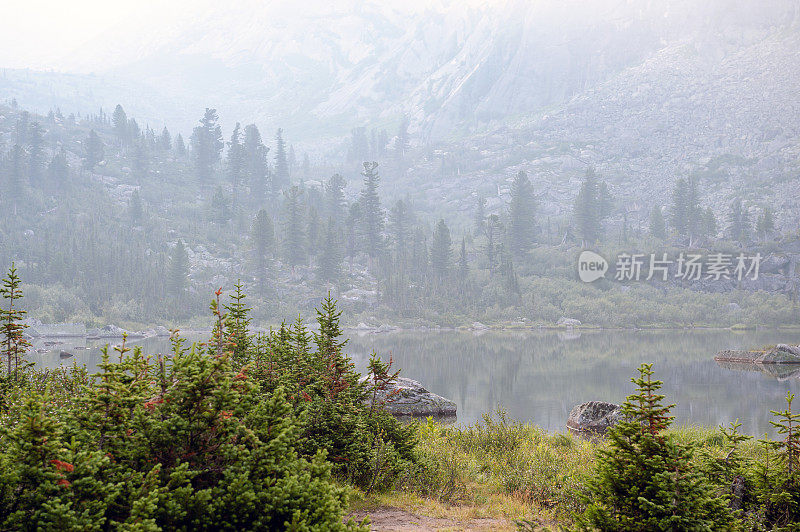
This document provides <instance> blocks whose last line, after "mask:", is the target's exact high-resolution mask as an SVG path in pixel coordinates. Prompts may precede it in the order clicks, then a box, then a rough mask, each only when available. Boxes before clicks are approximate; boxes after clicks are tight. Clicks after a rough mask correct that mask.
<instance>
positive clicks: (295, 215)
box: [283, 185, 306, 269]
mask: <svg viewBox="0 0 800 532" xmlns="http://www.w3.org/2000/svg"><path fill="white" fill-rule="evenodd" d="M301 195H302V193H301V191H300V187H298V186H297V185H294V186H292V187H290V188H289V190H287V191H285V192H284V202H283V212H284V216H283V256H284V259H285V260H286V263H287V264H288V265H289V266H291V267H292V269H294V268H295V266H298V265H300V264H303V263H304V262H305V259H306V237H305V234H304V232H303V205H302V198H301Z"/></svg>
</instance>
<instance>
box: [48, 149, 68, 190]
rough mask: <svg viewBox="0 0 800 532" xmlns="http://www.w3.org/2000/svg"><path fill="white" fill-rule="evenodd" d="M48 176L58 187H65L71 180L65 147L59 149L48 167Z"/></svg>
mask: <svg viewBox="0 0 800 532" xmlns="http://www.w3.org/2000/svg"><path fill="white" fill-rule="evenodd" d="M47 175H48V177H49V178H50V180H51V181H52V182H54V183H56V184H57V185H59V186H60V185H63V184H64V183H66V181H67V179H68V178H69V163H68V162H67V154H66V152H65V151H64V147H63V146H62V147H61V148H59V150H58V152H56V154H55V155H53V158H52V159H51V160H50V164H49V165H48V166H47Z"/></svg>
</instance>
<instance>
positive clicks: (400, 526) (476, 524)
mask: <svg viewBox="0 0 800 532" xmlns="http://www.w3.org/2000/svg"><path fill="white" fill-rule="evenodd" d="M367 516H368V517H369V519H370V526H371V527H372V530H376V531H387V532H388V531H408V530H419V531H424V532H428V531H443V530H475V531H478V530H480V531H488V530H514V526H513V523H510V522H508V521H506V520H504V519H469V520H466V521H459V520H456V519H441V518H437V517H426V516H423V515H417V514H413V513H411V512H407V511H405V510H401V509H399V508H391V507H385V506H384V507H380V508H376V509H374V510H370V511H368V512H367V511H359V512H354V513H353V514H351V515H349V516H348V517H352V518H353V519H355V520H356V521H360V520H361V519H364V517H367Z"/></svg>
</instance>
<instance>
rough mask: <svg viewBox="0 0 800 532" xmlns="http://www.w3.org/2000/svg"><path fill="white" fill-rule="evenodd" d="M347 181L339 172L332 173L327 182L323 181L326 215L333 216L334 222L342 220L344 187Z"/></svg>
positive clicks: (344, 208)
mask: <svg viewBox="0 0 800 532" xmlns="http://www.w3.org/2000/svg"><path fill="white" fill-rule="evenodd" d="M346 185H347V183H346V182H345V180H344V177H342V176H341V175H339V174H333V175H332V176H331V178H330V179H328V182H327V183H325V209H326V215H327V216H328V217H329V218H333V220H334V222H337V223H338V221H339V220H343V219H344V217H345V210H346V207H347V205H346V203H347V202H346V201H345V198H344V187H345V186H346Z"/></svg>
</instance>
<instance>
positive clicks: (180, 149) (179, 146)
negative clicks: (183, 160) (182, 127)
mask: <svg viewBox="0 0 800 532" xmlns="http://www.w3.org/2000/svg"><path fill="white" fill-rule="evenodd" d="M175 155H177V156H178V157H185V156H186V143H185V142H184V141H183V135H181V134H180V133H178V136H177V137H175Z"/></svg>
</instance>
